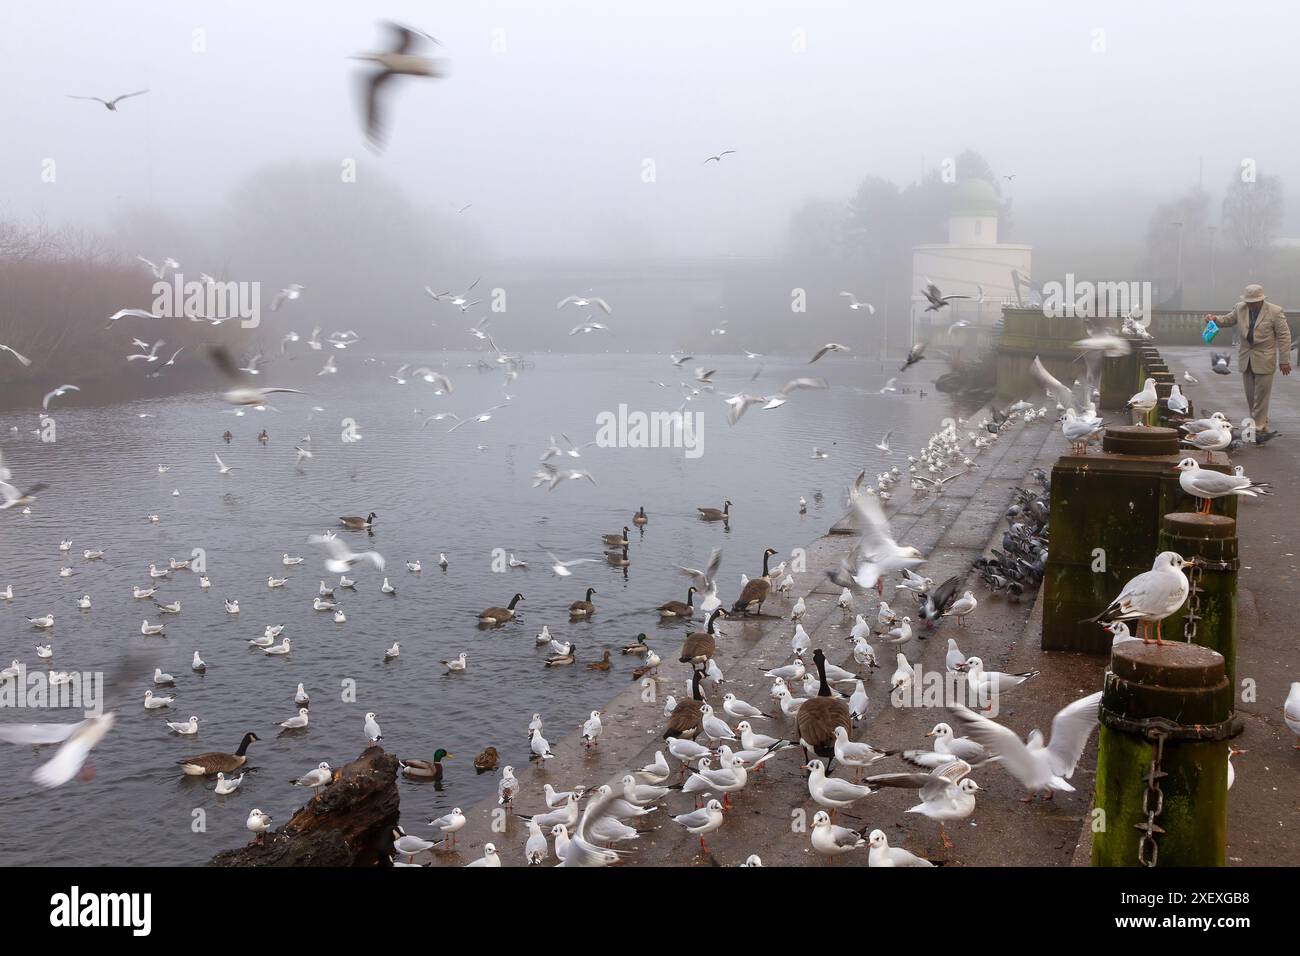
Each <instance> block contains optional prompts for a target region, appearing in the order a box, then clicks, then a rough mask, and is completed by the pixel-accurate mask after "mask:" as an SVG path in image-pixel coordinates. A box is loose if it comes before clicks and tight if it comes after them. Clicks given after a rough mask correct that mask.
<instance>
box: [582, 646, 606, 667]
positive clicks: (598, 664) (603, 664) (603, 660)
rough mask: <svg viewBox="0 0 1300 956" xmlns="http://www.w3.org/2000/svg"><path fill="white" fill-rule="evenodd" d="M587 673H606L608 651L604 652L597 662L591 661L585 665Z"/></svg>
mask: <svg viewBox="0 0 1300 956" xmlns="http://www.w3.org/2000/svg"><path fill="white" fill-rule="evenodd" d="M587 670H589V671H607V670H609V651H608V650H607V651H605V654H604V656H603V657H601V659H600V660H598V661H592V662H591V663H590V664H588V665H587Z"/></svg>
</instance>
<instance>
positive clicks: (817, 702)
mask: <svg viewBox="0 0 1300 956" xmlns="http://www.w3.org/2000/svg"><path fill="white" fill-rule="evenodd" d="M813 661H814V662H816V664H817V673H818V675H819V676H820V678H821V686H820V687H819V688H818V690H817V696H816V697H809V698H808V699H807V700H805V701H804V702H803V704H802V705H801V706H800V707H799V710H798V711H797V712H796V713H795V718H794V719H795V728H796V729H797V730H798V732H799V745H800V746H801V747H803V752H804V758H805V759H804V762H805V763H807V761H808V751H809V750H811V751H812V752H813V753H815V754H816V755H817V756H818V757H824V758H826V759H827V761H829V762H828V763H827V768H828V769H829V768H830V766H831V764H833V763H834V762H835V728H836V727H843V728H844V729H845V730H846V731H848V732H849V733H852V732H853V725H852V723H851V721H850V719H849V705H848V703H847V702H846V701H844V700H842V699H836V698H834V697H832V696H831V685H830V684H829V683H827V681H826V655H825V654H823V653H822V649H821V648H820V647H819V648H817V649H816V650H815V651H813Z"/></svg>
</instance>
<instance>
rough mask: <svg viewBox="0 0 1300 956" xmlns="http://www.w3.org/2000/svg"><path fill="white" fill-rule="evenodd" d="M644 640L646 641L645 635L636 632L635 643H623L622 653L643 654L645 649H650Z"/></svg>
mask: <svg viewBox="0 0 1300 956" xmlns="http://www.w3.org/2000/svg"><path fill="white" fill-rule="evenodd" d="M645 641H646V637H645V635H644V634H638V635H637V636H636V643H635V644H624V645H623V653H624V654H644V653H645V652H646V651H648V650H650V648H649V647H648V646H647V645H646V642H645Z"/></svg>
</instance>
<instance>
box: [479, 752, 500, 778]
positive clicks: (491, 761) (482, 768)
mask: <svg viewBox="0 0 1300 956" xmlns="http://www.w3.org/2000/svg"><path fill="white" fill-rule="evenodd" d="M497 759H498V758H497V748H496V747H484V748H483V752H482V753H481V754H479V755H478V756H477V757H475V758H474V773H475V774H476V775H477V774H480V773H491V772H492V771H493V770H496V768H497Z"/></svg>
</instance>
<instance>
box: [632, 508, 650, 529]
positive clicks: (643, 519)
mask: <svg viewBox="0 0 1300 956" xmlns="http://www.w3.org/2000/svg"><path fill="white" fill-rule="evenodd" d="M649 521H650V519H649V517H647V516H646V513H645V505H642V506H641V507H640V508H638V509H637V513H636V514H634V515H633V516H632V523H633V524H634V525H636V526H637V527H644V526H645V525H646V524H647V523H648V522H649Z"/></svg>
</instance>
